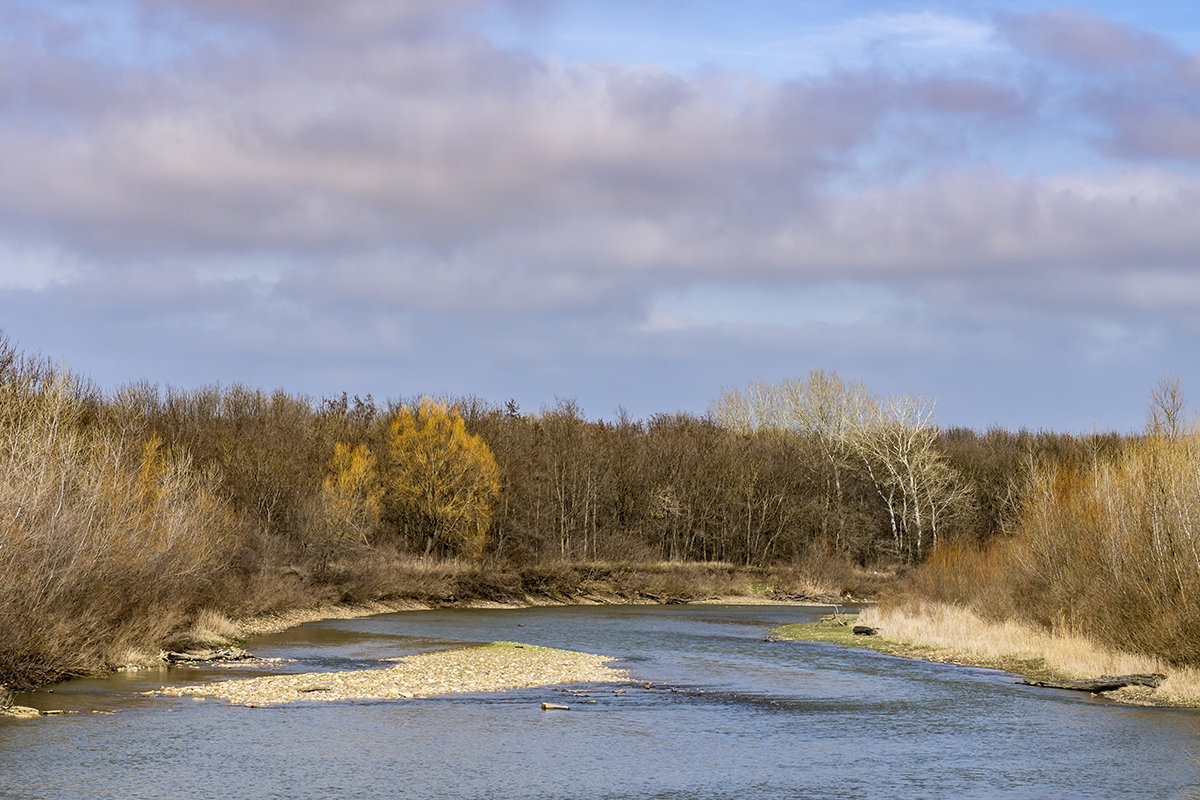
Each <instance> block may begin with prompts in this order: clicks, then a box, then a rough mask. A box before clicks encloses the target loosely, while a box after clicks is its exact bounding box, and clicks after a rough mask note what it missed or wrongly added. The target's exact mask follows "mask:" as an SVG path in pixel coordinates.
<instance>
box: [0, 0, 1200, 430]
mask: <svg viewBox="0 0 1200 800" xmlns="http://www.w3.org/2000/svg"><path fill="white" fill-rule="evenodd" d="M0 176H3V177H0V330H3V331H4V333H5V334H6V335H7V336H8V338H9V339H10V340H11V341H12V342H13V343H15V344H16V345H17V346H18V347H20V348H21V349H23V350H25V351H27V352H31V353H32V352H36V353H41V354H42V355H44V356H47V357H49V358H51V359H53V360H55V361H59V362H62V363H65V364H66V365H67V366H69V367H70V368H71V369H72V370H73V371H74V372H76V373H78V374H80V375H83V376H86V377H88V378H90V379H92V380H93V381H95V382H96V383H97V384H98V385H100V386H102V387H104V388H107V389H116V388H118V387H120V386H122V385H124V384H127V383H131V382H135V381H148V382H150V383H153V384H158V385H160V386H162V387H164V388H165V387H167V386H173V387H178V388H184V389H187V388H198V387H202V386H208V385H214V384H217V385H222V386H229V385H232V384H235V383H241V384H246V385H249V386H255V387H260V388H263V389H268V390H273V389H276V388H282V389H285V390H287V391H289V392H293V393H297V394H306V395H309V396H311V397H313V398H320V397H324V396H339V395H340V394H341V393H342V392H348V393H349V394H351V395H355V394H359V395H366V394H371V395H373V396H374V397H375V398H377V399H389V398H400V397H414V396H418V395H424V394H431V395H438V396H455V395H456V396H462V395H474V396H477V397H480V398H483V399H485V400H488V401H491V402H494V403H497V404H501V403H504V402H505V401H506V400H508V399H510V398H511V399H514V400H516V401H517V402H518V403H519V405H520V406H521V408H522V409H524V410H526V411H537V410H538V409H540V408H543V407H549V406H553V405H555V404H556V403H557V402H559V401H560V400H566V399H572V400H575V401H576V402H577V403H578V404H579V405H580V406H581V407H582V408H583V410H584V412H585V413H586V414H587V415H588V416H590V417H592V418H612V417H613V416H614V415H615V414H617V413H618V411H619V409H624V410H625V411H627V412H628V413H630V414H632V415H633V416H634V417H639V418H644V417H648V416H650V415H652V414H655V413H672V412H675V411H686V412H695V413H703V412H704V411H705V409H706V408H707V407H708V405H709V403H710V402H711V401H712V400H713V399H714V398H716V397H717V396H718V395H719V393H720V391H721V389H722V387H725V386H739V385H744V384H745V383H746V381H748V380H751V379H762V380H768V381H771V380H778V379H782V378H786V377H792V376H801V375H804V374H806V373H807V372H809V371H810V370H812V369H824V370H833V371H836V372H837V373H839V374H840V375H841V376H843V377H844V378H847V379H852V380H857V381H861V382H863V383H864V384H866V385H867V386H868V387H869V388H870V389H871V390H872V391H874V392H876V393H878V394H919V395H923V396H926V397H929V398H935V399H936V400H937V404H938V405H937V419H938V421H939V422H940V423H941V424H942V425H944V426H955V425H964V426H969V427H973V428H977V429H986V428H988V427H991V426H1002V427H1006V428H1011V429H1015V428H1021V427H1026V428H1030V429H1035V430H1037V429H1047V430H1057V431H1064V432H1088V431H1092V430H1105V431H1107V430H1116V431H1133V430H1138V429H1140V428H1141V427H1142V425H1143V423H1144V421H1145V412H1146V404H1147V401H1148V399H1149V395H1150V390H1151V389H1152V387H1153V386H1154V384H1155V383H1156V382H1157V381H1158V380H1159V379H1160V378H1161V377H1163V376H1167V375H1173V376H1177V377H1178V378H1179V379H1180V380H1181V382H1182V385H1183V389H1184V391H1185V393H1186V392H1188V390H1189V389H1191V391H1192V392H1193V393H1195V396H1196V397H1197V398H1198V400H1200V364H1198V363H1197V357H1196V354H1197V353H1200V8H1197V6H1196V5H1195V3H1194V2H1190V1H1189V2H1169V1H1167V2H1155V3H1146V2H1139V3H1133V2H1084V3H1079V4H1076V5H1072V6H1061V5H1055V4H1053V3H1044V2H1034V1H1033V0H1017V1H1016V2H1004V3H999V2H988V1H985V0H965V1H964V2H940V3H939V2H907V1H903V0H877V1H876V2H870V1H867V0H864V1H863V2H854V3H850V2H842V1H841V0H740V2H738V3H728V2H724V1H723V0H722V1H720V2H718V1H717V0H709V1H707V2H700V1H690V0H640V1H639V2H633V1H632V0H406V1H405V2H389V1H387V0H342V1H341V2H337V3H331V2H325V0H86V2H83V1H80V2H76V1H75V0H57V1H48V0H37V1H36V2H32V1H30V2H27V1H26V0H0ZM1196 406H1197V407H1200V402H1198V403H1197V404H1196Z"/></svg>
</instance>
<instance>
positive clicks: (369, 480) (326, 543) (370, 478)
mask: <svg viewBox="0 0 1200 800" xmlns="http://www.w3.org/2000/svg"><path fill="white" fill-rule="evenodd" d="M382 496H383V489H382V487H381V486H380V484H379V469H378V466H377V462H376V460H375V455H374V454H373V453H372V452H371V451H370V450H369V449H367V446H366V445H365V444H360V445H357V446H356V447H351V446H350V445H349V444H346V443H344V442H338V443H337V444H335V445H334V447H333V458H331V459H330V460H329V472H328V473H326V475H325V480H324V481H322V482H321V493H320V494H319V495H318V497H317V508H316V514H315V519H314V526H313V527H314V530H313V534H314V535H313V537H312V541H311V542H310V546H312V547H314V548H315V549H317V550H318V551H319V555H320V556H321V558H322V561H326V560H328V558H329V557H330V556H332V555H333V553H335V552H336V551H338V550H340V549H343V548H344V547H346V546H347V545H364V546H365V545H368V544H370V539H371V536H372V534H374V533H375V531H376V530H377V529H378V528H379V512H380V504H381V500H382Z"/></svg>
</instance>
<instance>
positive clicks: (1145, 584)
mask: <svg viewBox="0 0 1200 800" xmlns="http://www.w3.org/2000/svg"><path fill="white" fill-rule="evenodd" d="M913 588H914V589H915V591H916V594H918V595H921V596H924V597H928V598H932V599H939V600H944V601H950V602H956V603H959V604H962V605H967V606H969V607H972V608H974V609H975V610H977V611H979V612H980V613H981V614H983V615H984V616H986V617H989V618H991V619H996V620H1004V619H1016V620H1021V621H1025V622H1031V623H1034V624H1036V625H1038V626H1040V627H1042V628H1044V629H1048V630H1053V631H1059V632H1063V633H1072V634H1080V635H1084V636H1086V637H1088V638H1089V639H1091V640H1092V641H1095V642H1097V643H1100V644H1103V645H1106V646H1109V647H1113V648H1116V649H1120V650H1124V651H1127V652H1134V653H1140V654H1145V655H1150V656H1154V657H1157V658H1160V659H1162V660H1164V661H1166V662H1168V663H1172V664H1176V665H1192V666H1196V665H1200V639H1198V638H1197V637H1196V636H1195V632H1196V631H1197V630H1200V431H1190V432H1181V433H1176V434H1167V433H1163V432H1156V433H1151V434H1148V435H1147V436H1145V437H1143V438H1140V439H1138V440H1136V441H1132V442H1129V443H1128V444H1127V445H1126V446H1125V447H1124V448H1123V449H1122V451H1121V452H1120V453H1119V454H1118V455H1116V456H1115V457H1113V458H1111V459H1100V458H1097V459H1096V460H1095V461H1094V462H1093V463H1092V464H1091V465H1090V466H1087V467H1082V468H1081V467H1077V466H1066V465H1062V464H1052V465H1048V466H1044V467H1041V468H1038V469H1035V470H1034V472H1033V475H1032V479H1031V484H1030V487H1029V491H1028V494H1027V495H1026V498H1025V502H1024V505H1023V509H1022V512H1021V515H1020V518H1019V521H1018V524H1017V526H1016V529H1015V531H1014V533H1013V535H1012V536H1011V537H1009V538H1007V539H1005V540H1002V541H1000V542H998V543H996V544H995V545H993V546H992V547H982V548H978V547H971V546H965V545H954V544H951V545H947V546H944V547H941V548H939V550H938V551H937V552H935V553H934V554H933V555H932V557H931V558H930V560H929V563H928V564H927V565H926V566H925V567H924V568H923V569H922V570H921V571H919V572H918V573H917V575H916V576H915V578H914V586H913Z"/></svg>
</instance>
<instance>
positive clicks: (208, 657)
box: [163, 647, 254, 664]
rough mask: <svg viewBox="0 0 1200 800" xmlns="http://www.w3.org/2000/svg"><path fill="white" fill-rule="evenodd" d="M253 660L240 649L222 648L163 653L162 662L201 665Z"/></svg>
mask: <svg viewBox="0 0 1200 800" xmlns="http://www.w3.org/2000/svg"><path fill="white" fill-rule="evenodd" d="M250 658H254V656H252V655H250V654H249V653H247V652H246V651H245V650H243V649H242V648H240V647H222V648H221V649H220V650H203V651H201V652H198V653H174V652H172V653H165V654H164V655H163V660H164V661H166V662H168V663H170V664H202V663H205V662H209V661H245V660H246V659H250Z"/></svg>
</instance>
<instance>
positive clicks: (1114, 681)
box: [1021, 672, 1167, 693]
mask: <svg viewBox="0 0 1200 800" xmlns="http://www.w3.org/2000/svg"><path fill="white" fill-rule="evenodd" d="M1166 678H1167V676H1166V675H1163V674H1161V673H1158V672H1152V673H1148V674H1141V675H1101V676H1100V677H1099V678H1089V679H1086V680H1081V681H1030V680H1026V681H1021V683H1023V684H1025V685H1026V686H1044V687H1046V688H1047V689H1071V690H1074V691H1077V692H1092V693H1096V692H1111V691H1113V690H1115V689H1123V688H1125V687H1126V686H1149V687H1150V688H1152V689H1157V688H1158V687H1159V685H1160V684H1162V682H1163V681H1164V680H1166Z"/></svg>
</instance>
